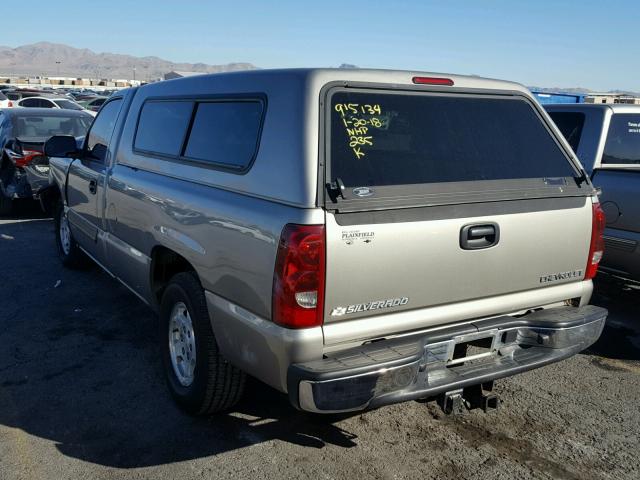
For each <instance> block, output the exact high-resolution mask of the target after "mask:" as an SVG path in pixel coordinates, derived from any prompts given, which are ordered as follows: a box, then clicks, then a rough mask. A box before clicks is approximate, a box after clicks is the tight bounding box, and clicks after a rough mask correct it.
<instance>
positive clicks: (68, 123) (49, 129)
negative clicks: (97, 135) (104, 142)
mask: <svg viewBox="0 0 640 480" xmlns="http://www.w3.org/2000/svg"><path fill="white" fill-rule="evenodd" d="M91 120H92V119H91V118H85V117H76V116H73V117H64V116H45V115H42V116H35V115H33V116H31V115H30V116H24V117H17V118H14V120H13V124H14V134H15V136H16V137H50V136H52V135H73V136H74V137H81V136H83V135H85V134H86V133H87V130H88V129H89V126H90V125H91Z"/></svg>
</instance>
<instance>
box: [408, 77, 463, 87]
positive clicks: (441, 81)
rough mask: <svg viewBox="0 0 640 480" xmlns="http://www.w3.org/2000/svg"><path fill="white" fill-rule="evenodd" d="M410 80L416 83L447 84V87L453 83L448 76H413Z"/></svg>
mask: <svg viewBox="0 0 640 480" xmlns="http://www.w3.org/2000/svg"><path fill="white" fill-rule="evenodd" d="M411 80H412V81H413V83H415V84H417V85H447V86H449V87H450V86H452V85H453V80H451V79H450V78H440V77H413V78H412V79H411Z"/></svg>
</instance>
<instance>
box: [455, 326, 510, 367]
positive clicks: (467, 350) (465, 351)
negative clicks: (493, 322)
mask: <svg viewBox="0 0 640 480" xmlns="http://www.w3.org/2000/svg"><path fill="white" fill-rule="evenodd" d="M497 344H498V330H490V331H488V332H481V333H473V334H469V335H460V336H458V337H455V338H454V339H453V342H452V344H451V346H450V348H449V356H448V357H449V358H448V359H447V367H453V366H456V365H461V364H469V363H474V362H481V361H484V360H486V359H487V358H490V357H493V356H495V355H496V353H497Z"/></svg>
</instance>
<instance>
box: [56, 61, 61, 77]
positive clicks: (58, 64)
mask: <svg viewBox="0 0 640 480" xmlns="http://www.w3.org/2000/svg"><path fill="white" fill-rule="evenodd" d="M61 63H62V62H61V61H60V60H56V65H57V66H58V76H60V64H61Z"/></svg>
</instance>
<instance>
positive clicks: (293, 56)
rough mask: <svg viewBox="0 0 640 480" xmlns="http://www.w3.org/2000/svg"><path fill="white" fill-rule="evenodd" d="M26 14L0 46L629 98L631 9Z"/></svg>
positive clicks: (125, 4)
mask: <svg viewBox="0 0 640 480" xmlns="http://www.w3.org/2000/svg"><path fill="white" fill-rule="evenodd" d="M40 3H41V4H42V5H40ZM53 5H55V7H53ZM29 6H30V7H32V8H33V9H34V11H37V12H39V14H38V15H24V16H21V18H20V19H19V21H10V22H3V25H2V31H1V33H0V45H7V46H11V47H16V46H19V45H25V44H29V43H35V42H38V41H49V42H54V43H64V44H67V45H71V46H73V47H78V48H89V49H91V50H93V51H95V52H110V53H122V54H129V55H135V56H148V55H154V56H158V57H160V58H163V59H166V60H170V61H172V62H176V63H177V62H189V63H196V62H203V63H209V64H223V63H230V62H250V63H253V64H254V65H256V66H258V67H261V68H280V67H329V66H339V65H341V64H343V63H349V64H355V65H357V66H359V67H371V68H389V69H407V70H423V71H430V72H446V73H457V74H474V75H480V76H484V77H493V78H501V79H506V80H514V81H517V82H521V83H524V84H526V85H529V86H544V87H585V88H589V89H592V90H610V89H622V90H633V91H640V62H639V61H638V54H637V52H638V47H639V46H640V2H638V1H632V0H627V1H621V0H608V1H607V2H602V1H595V0H581V1H567V0H555V1H550V0H537V1H524V0H522V1H520V0H511V1H503V0H494V1H492V0H476V1H466V0H458V1H455V0H453V1H452V0H449V1H431V0H413V1H405V0H387V1H378V0H368V1H367V0H342V1H334V0H317V1H315V2H306V1H304V0H298V1H295V0H279V1H268V0H264V1H257V0H254V1H243V0H234V1H215V0H210V1H204V0H199V1H188V0H182V1H177V0H174V1H171V2H168V1H164V0H155V1H152V0H137V1H136V0H134V1H131V0H129V1H121V0H109V1H106V2H105V1H101V2H94V1H90V0H84V1H63V2H59V3H58V2H50V1H47V2H40V1H39V0H38V1H30V2H29ZM48 13H50V15H49V14H48ZM52 17H53V18H56V21H52ZM65 17H66V19H64V18H65Z"/></svg>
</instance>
